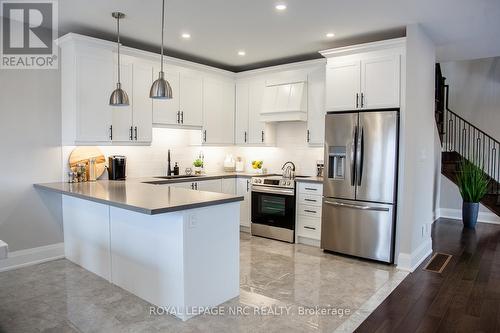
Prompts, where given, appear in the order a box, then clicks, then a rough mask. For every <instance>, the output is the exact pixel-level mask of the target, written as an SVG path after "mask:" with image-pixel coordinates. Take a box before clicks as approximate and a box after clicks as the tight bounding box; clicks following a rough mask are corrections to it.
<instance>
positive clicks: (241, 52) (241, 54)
mask: <svg viewBox="0 0 500 333" xmlns="http://www.w3.org/2000/svg"><path fill="white" fill-rule="evenodd" d="M246 54H247V53H246V52H245V51H243V50H241V51H238V55H239V56H240V57H243V56H244V55H246Z"/></svg>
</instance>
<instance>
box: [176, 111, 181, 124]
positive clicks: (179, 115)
mask: <svg viewBox="0 0 500 333" xmlns="http://www.w3.org/2000/svg"><path fill="white" fill-rule="evenodd" d="M180 122H181V112H180V111H177V124H179V123H180Z"/></svg>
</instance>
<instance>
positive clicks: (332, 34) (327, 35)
mask: <svg viewBox="0 0 500 333" xmlns="http://www.w3.org/2000/svg"><path fill="white" fill-rule="evenodd" d="M332 37H335V34H334V33H333V32H329V33H327V34H326V38H332Z"/></svg>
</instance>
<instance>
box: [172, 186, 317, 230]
mask: <svg viewBox="0 0 500 333" xmlns="http://www.w3.org/2000/svg"><path fill="white" fill-rule="evenodd" d="M169 186H172V187H180V188H187V189H192V190H199V191H207V192H217V193H225V194H233V195H239V196H242V197H244V201H241V203H240V226H243V227H244V228H245V229H247V230H244V231H250V220H251V205H250V199H251V190H250V178H236V179H235V178H221V179H211V180H202V181H192V182H191V181H189V182H180V183H173V184H169ZM320 208H321V207H320Z"/></svg>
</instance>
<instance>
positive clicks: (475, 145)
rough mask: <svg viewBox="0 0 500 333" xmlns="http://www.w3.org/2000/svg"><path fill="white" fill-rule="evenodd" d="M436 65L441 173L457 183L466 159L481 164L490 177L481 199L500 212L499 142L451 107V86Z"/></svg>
mask: <svg viewBox="0 0 500 333" xmlns="http://www.w3.org/2000/svg"><path fill="white" fill-rule="evenodd" d="M445 80H446V79H445V78H444V77H443V75H442V73H441V68H440V66H439V64H437V65H436V94H435V96H436V98H435V107H436V109H435V117H436V125H437V128H438V132H439V136H440V139H441V146H442V164H441V173H442V174H443V175H444V176H445V177H446V178H448V179H449V180H451V181H452V182H454V183H455V184H457V174H458V172H459V165H460V162H461V161H462V160H463V159H467V160H468V161H470V162H472V163H474V164H475V165H476V166H478V167H480V168H481V169H482V170H483V172H484V173H485V174H486V175H487V176H488V178H489V179H490V185H489V190H488V194H487V195H486V196H485V197H484V198H483V200H481V203H482V204H483V205H484V206H485V207H487V208H488V209H490V210H491V211H492V212H493V213H495V214H496V215H497V216H500V143H499V142H498V141H497V140H496V139H494V138H493V137H491V136H490V135H488V134H486V133H485V132H483V131H482V130H480V129H479V128H478V127H476V126H474V125H473V124H471V123H470V122H468V121H466V120H465V119H463V118H462V117H460V116H459V115H457V114H456V113H454V112H453V111H452V110H450V109H449V108H448V96H449V86H448V85H446V83H445Z"/></svg>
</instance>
